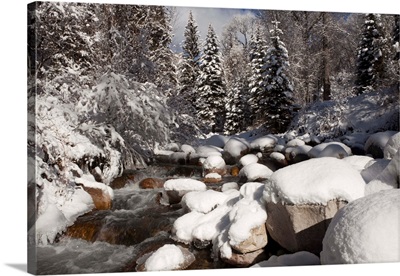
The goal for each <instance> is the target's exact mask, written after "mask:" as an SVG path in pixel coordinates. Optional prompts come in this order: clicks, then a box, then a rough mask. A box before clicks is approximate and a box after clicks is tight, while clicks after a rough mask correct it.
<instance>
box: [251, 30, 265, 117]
mask: <svg viewBox="0 0 400 276" xmlns="http://www.w3.org/2000/svg"><path fill="white" fill-rule="evenodd" d="M266 44H267V43H266V41H265V40H264V39H263V38H262V34H261V30H260V26H257V28H256V31H255V34H254V35H253V36H252V38H251V42H250V64H251V72H252V76H251V77H250V82H249V100H248V102H249V106H250V108H251V113H250V114H251V115H250V117H251V118H250V119H251V121H254V120H255V119H256V118H257V115H258V117H259V116H262V114H261V113H260V109H261V108H262V105H264V104H265V83H264V81H263V75H264V71H265V67H264V62H265V56H266Z"/></svg>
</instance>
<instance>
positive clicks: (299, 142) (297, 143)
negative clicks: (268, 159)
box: [286, 138, 306, 147]
mask: <svg viewBox="0 0 400 276" xmlns="http://www.w3.org/2000/svg"><path fill="white" fill-rule="evenodd" d="M305 144H306V143H305V142H304V141H303V140H300V139H298V138H295V139H293V140H290V141H289V142H287V144H286V147H299V146H304V145H305Z"/></svg>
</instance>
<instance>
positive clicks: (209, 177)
mask: <svg viewBox="0 0 400 276" xmlns="http://www.w3.org/2000/svg"><path fill="white" fill-rule="evenodd" d="M203 181H204V183H207V184H208V183H218V182H221V181H222V176H221V175H220V174H218V173H208V174H206V175H205V176H204V179H203Z"/></svg>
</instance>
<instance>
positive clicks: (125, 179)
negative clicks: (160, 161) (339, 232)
mask: <svg viewBox="0 0 400 276" xmlns="http://www.w3.org/2000/svg"><path fill="white" fill-rule="evenodd" d="M135 178H136V177H135V173H133V172H126V173H123V174H122V175H121V176H119V177H117V178H115V179H114V180H113V181H111V183H110V187H111V188H112V189H114V190H117V189H122V188H123V187H125V185H126V184H128V183H129V182H130V181H135Z"/></svg>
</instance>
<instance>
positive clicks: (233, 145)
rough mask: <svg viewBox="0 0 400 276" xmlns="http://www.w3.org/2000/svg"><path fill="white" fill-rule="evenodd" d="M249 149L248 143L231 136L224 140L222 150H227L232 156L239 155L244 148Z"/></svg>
mask: <svg viewBox="0 0 400 276" xmlns="http://www.w3.org/2000/svg"><path fill="white" fill-rule="evenodd" d="M249 149H250V145H249V143H248V142H247V141H246V140H245V139H243V138H238V137H233V138H231V139H229V140H228V142H226V144H225V147H224V151H226V152H228V153H229V154H230V155H231V156H232V157H235V158H236V157H239V156H241V155H242V153H243V152H244V151H246V150H249Z"/></svg>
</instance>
